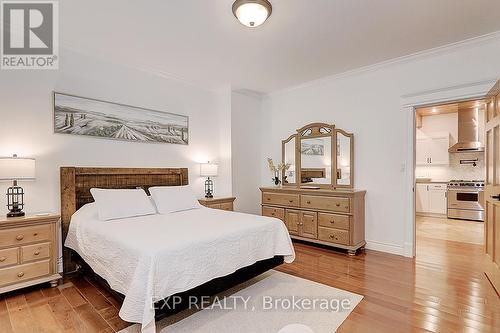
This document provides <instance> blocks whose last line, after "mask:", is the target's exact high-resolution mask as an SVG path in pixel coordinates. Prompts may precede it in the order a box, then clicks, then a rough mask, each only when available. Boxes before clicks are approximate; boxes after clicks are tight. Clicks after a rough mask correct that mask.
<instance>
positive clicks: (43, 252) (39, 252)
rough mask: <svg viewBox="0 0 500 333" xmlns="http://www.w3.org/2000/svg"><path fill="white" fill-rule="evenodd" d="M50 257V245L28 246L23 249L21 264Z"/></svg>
mask: <svg viewBox="0 0 500 333" xmlns="http://www.w3.org/2000/svg"><path fill="white" fill-rule="evenodd" d="M49 257H50V243H43V244H34V245H27V246H23V247H22V248H21V262H23V263H24V262H27V261H32V260H39V259H46V258H49Z"/></svg>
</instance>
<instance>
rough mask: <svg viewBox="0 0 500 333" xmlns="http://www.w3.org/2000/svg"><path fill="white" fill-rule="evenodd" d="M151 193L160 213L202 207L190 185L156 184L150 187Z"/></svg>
mask: <svg viewBox="0 0 500 333" xmlns="http://www.w3.org/2000/svg"><path fill="white" fill-rule="evenodd" d="M149 193H151V197H152V198H153V200H154V202H155V205H156V208H157V209H158V213H160V214H169V213H174V212H180V211H183V210H189V209H195V208H201V207H202V205H201V204H200V203H199V202H198V199H197V198H196V195H195V194H194V192H193V190H192V189H191V187H189V186H156V187H151V188H149Z"/></svg>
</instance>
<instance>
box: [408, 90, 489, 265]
mask: <svg viewBox="0 0 500 333" xmlns="http://www.w3.org/2000/svg"><path fill="white" fill-rule="evenodd" d="M485 110H486V102H485V100H484V99H472V100H466V101H463V100H461V101H451V102H446V103H440V104H433V105H426V106H423V107H417V108H415V133H416V134H415V145H414V151H415V233H416V255H417V257H418V255H419V254H425V253H428V252H429V251H431V252H432V251H434V250H435V249H436V248H441V249H445V248H446V247H447V246H450V247H463V246H465V245H470V246H477V247H478V248H479V247H482V246H484V216H485V208H484V185H485V177H486V165H485V154H484V150H485V148H484V147H485V140H484V132H485V128H484V123H485V122H484V115H485ZM444 251H446V250H444Z"/></svg>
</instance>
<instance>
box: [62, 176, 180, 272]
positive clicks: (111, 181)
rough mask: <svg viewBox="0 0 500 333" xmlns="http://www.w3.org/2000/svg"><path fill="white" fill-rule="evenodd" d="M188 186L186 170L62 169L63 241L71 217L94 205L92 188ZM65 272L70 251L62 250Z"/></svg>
mask: <svg viewBox="0 0 500 333" xmlns="http://www.w3.org/2000/svg"><path fill="white" fill-rule="evenodd" d="M181 185H188V169H187V168H176V169H172V168H80V167H61V221H62V231H63V235H62V236H63V242H64V240H65V239H66V235H67V234H68V228H69V223H70V220H71V216H72V215H73V214H74V213H75V212H76V211H77V210H78V209H79V208H80V207H82V206H83V205H85V204H87V203H89V202H93V201H94V199H93V198H92V195H91V194H90V189H91V188H94V187H96V188H110V189H116V188H138V187H141V188H143V189H144V190H145V191H146V192H147V193H148V194H149V188H150V187H152V186H181ZM63 255H64V272H65V273H66V272H70V271H73V270H74V268H75V265H74V263H73V262H72V261H71V255H70V251H69V250H68V249H66V248H65V249H64V254H63Z"/></svg>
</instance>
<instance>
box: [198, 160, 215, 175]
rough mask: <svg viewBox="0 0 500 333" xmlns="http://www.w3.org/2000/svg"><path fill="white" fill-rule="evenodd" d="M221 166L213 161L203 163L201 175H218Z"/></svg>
mask: <svg viewBox="0 0 500 333" xmlns="http://www.w3.org/2000/svg"><path fill="white" fill-rule="evenodd" d="M218 170H219V166H218V165H217V164H212V163H202V164H200V176H201V177H216V176H217V172H218Z"/></svg>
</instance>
